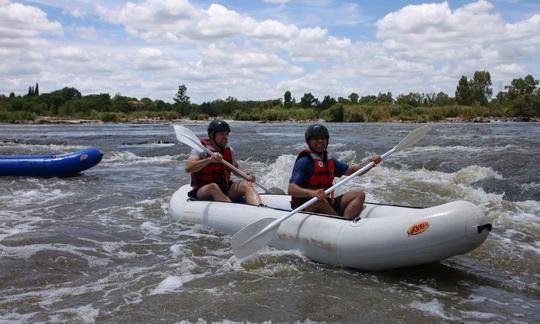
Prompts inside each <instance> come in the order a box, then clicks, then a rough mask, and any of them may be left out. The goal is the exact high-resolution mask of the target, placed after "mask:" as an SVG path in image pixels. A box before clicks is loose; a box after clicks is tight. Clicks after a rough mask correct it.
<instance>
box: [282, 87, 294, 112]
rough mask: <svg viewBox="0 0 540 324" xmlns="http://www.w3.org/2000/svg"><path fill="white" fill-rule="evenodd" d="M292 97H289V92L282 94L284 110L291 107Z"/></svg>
mask: <svg viewBox="0 0 540 324" xmlns="http://www.w3.org/2000/svg"><path fill="white" fill-rule="evenodd" d="M292 104H293V102H292V95H291V92H290V91H289V90H287V91H285V93H284V94H283V106H284V107H285V108H290V107H292Z"/></svg>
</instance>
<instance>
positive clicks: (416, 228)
mask: <svg viewBox="0 0 540 324" xmlns="http://www.w3.org/2000/svg"><path fill="white" fill-rule="evenodd" d="M428 228H429V223H428V222H420V223H416V224H414V225H413V226H411V227H409V229H408V230H407V234H408V235H409V236H411V235H418V234H420V233H423V232H425V231H426V230H427V229H428Z"/></svg>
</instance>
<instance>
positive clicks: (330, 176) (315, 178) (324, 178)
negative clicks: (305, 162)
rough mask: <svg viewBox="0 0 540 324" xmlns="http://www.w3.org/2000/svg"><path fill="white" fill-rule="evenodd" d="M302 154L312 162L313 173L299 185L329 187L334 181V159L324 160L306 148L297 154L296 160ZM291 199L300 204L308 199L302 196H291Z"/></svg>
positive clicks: (312, 188) (307, 187) (316, 187)
mask: <svg viewBox="0 0 540 324" xmlns="http://www.w3.org/2000/svg"><path fill="white" fill-rule="evenodd" d="M304 156H307V157H308V158H309V159H310V160H311V162H312V163H313V174H312V175H311V177H309V179H308V181H307V183H305V184H302V185H301V187H302V188H306V189H310V190H317V189H324V190H326V189H328V188H330V187H331V186H332V184H333V182H334V172H335V170H336V166H335V163H334V159H333V158H332V157H329V158H328V159H326V161H324V160H322V159H321V157H320V156H319V155H318V154H316V153H315V152H313V151H311V150H307V149H306V150H303V151H302V152H300V154H298V157H297V158H296V160H298V159H300V158H302V157H304ZM292 200H293V201H292V203H293V204H295V205H300V204H302V203H303V202H306V201H307V200H308V199H307V198H303V197H292Z"/></svg>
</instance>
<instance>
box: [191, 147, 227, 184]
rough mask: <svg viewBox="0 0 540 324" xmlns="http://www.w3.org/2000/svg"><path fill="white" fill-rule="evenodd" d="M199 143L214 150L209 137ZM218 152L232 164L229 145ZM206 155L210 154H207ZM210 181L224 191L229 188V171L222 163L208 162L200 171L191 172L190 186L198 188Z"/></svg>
mask: <svg viewBox="0 0 540 324" xmlns="http://www.w3.org/2000/svg"><path fill="white" fill-rule="evenodd" d="M201 144H202V145H204V146H206V147H207V148H208V149H210V150H211V151H214V150H215V149H214V147H213V146H212V144H211V143H210V140H209V139H203V140H201ZM220 153H221V155H222V156H223V159H224V160H225V161H227V162H229V163H230V164H233V155H232V151H231V148H230V147H228V146H227V147H225V148H224V149H223V151H222V152H220ZM207 156H210V155H208V154H207ZM212 182H215V183H216V184H217V185H218V186H219V188H221V190H222V191H223V192H225V193H226V192H227V191H228V190H229V183H230V171H229V169H228V168H227V167H226V166H225V165H224V164H223V163H210V164H208V165H207V166H205V167H204V168H202V169H201V170H200V171H198V172H193V173H191V186H192V187H194V188H199V187H202V186H204V185H206V184H209V183H212Z"/></svg>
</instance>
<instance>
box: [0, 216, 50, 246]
mask: <svg viewBox="0 0 540 324" xmlns="http://www.w3.org/2000/svg"><path fill="white" fill-rule="evenodd" d="M19 214H20V213H12V212H5V211H2V212H0V241H2V240H3V239H5V238H7V237H10V236H14V235H20V234H24V233H30V232H32V231H34V230H36V229H38V228H40V227H41V222H43V218H41V217H37V216H24V215H23V216H21V215H19ZM14 222H17V223H16V224H14Z"/></svg>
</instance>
